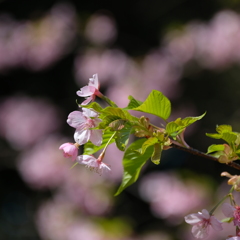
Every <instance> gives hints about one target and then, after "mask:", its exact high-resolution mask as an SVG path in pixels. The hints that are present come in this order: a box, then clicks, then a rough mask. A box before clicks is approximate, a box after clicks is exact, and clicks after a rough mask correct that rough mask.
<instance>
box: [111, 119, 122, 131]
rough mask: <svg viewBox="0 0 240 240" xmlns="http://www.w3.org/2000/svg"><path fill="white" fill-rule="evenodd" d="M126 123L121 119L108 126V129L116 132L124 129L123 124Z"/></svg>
mask: <svg viewBox="0 0 240 240" xmlns="http://www.w3.org/2000/svg"><path fill="white" fill-rule="evenodd" d="M125 123H126V120H123V119H117V120H115V121H113V122H111V123H110V124H109V127H110V129H111V130H112V131H118V130H121V129H122V128H124V124H125Z"/></svg>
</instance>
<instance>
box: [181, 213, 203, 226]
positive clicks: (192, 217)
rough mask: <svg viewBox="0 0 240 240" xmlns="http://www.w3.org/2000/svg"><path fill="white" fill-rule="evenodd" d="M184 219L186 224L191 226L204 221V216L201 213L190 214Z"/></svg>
mask: <svg viewBox="0 0 240 240" xmlns="http://www.w3.org/2000/svg"><path fill="white" fill-rule="evenodd" d="M184 219H185V222H186V223H188V224H191V225H194V224H197V223H199V222H201V221H202V220H203V218H202V216H201V215H200V214H199V213H192V214H189V215H187V216H186V217H185V218H184Z"/></svg>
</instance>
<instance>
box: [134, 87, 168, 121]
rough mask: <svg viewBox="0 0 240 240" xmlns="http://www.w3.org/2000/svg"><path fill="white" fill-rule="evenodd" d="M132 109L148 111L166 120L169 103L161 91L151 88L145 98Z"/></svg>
mask: <svg viewBox="0 0 240 240" xmlns="http://www.w3.org/2000/svg"><path fill="white" fill-rule="evenodd" d="M133 110H136V111H140V112H145V113H150V114H153V115H156V116H158V117H160V118H162V119H164V120H167V119H168V117H169V116H170V114H171V103H170V101H169V99H168V98H167V97H165V96H164V95H163V94H162V93H161V92H159V91H157V90H152V92H151V93H150V94H149V95H148V97H147V99H146V100H145V101H144V102H143V103H142V104H141V105H140V106H138V107H136V108H133Z"/></svg>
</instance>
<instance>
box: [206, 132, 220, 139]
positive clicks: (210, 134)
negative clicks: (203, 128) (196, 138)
mask: <svg viewBox="0 0 240 240" xmlns="http://www.w3.org/2000/svg"><path fill="white" fill-rule="evenodd" d="M206 136H208V137H211V138H215V139H221V138H222V135H220V134H217V133H206Z"/></svg>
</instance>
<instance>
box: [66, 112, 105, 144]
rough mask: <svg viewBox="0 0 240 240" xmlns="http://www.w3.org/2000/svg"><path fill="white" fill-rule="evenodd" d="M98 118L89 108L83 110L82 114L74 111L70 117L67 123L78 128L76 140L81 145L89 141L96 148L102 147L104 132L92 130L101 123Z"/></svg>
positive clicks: (75, 134) (75, 135)
mask: <svg viewBox="0 0 240 240" xmlns="http://www.w3.org/2000/svg"><path fill="white" fill-rule="evenodd" d="M97 117H98V113H97V112H95V111H93V110H90V109H87V108H83V109H82V112H80V111H74V112H71V113H70V114H69V115H68V119H67V123H68V124H69V125H70V126H71V127H74V128H76V131H75V133H74V139H75V141H76V142H77V143H78V144H79V145H83V144H85V143H87V142H88V141H89V140H90V141H91V142H92V143H93V144H94V145H96V146H100V145H101V143H102V130H100V129H92V128H95V127H97V126H98V124H99V123H100V122H101V120H100V119H98V118H97Z"/></svg>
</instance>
